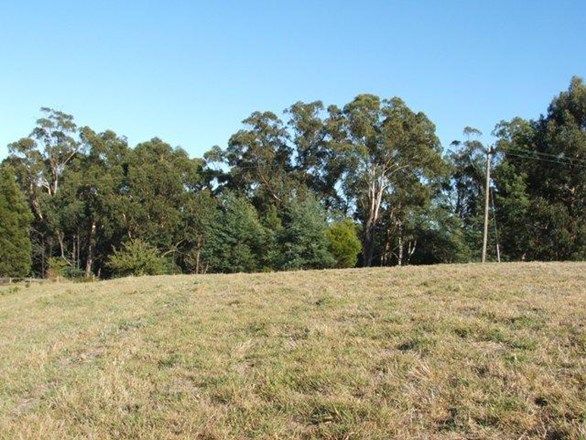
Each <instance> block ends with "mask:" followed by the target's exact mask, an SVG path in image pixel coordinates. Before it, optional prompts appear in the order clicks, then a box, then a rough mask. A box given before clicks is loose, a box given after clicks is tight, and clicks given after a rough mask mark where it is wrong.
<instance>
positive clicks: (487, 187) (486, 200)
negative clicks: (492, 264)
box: [482, 147, 494, 263]
mask: <svg viewBox="0 0 586 440" xmlns="http://www.w3.org/2000/svg"><path fill="white" fill-rule="evenodd" d="M493 152H494V150H493V149H492V148H490V147H489V148H488V149H487V150H486V185H485V187H484V194H485V196H484V235H483V237H482V262H483V263H485V262H486V245H487V243H488V204H489V190H490V156H491V155H492V153H493Z"/></svg>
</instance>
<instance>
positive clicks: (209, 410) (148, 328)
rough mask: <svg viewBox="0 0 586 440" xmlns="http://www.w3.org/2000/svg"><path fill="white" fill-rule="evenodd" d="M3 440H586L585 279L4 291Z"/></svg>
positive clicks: (539, 272) (326, 275)
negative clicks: (119, 439)
mask: <svg viewBox="0 0 586 440" xmlns="http://www.w3.org/2000/svg"><path fill="white" fill-rule="evenodd" d="M0 438H7V439H8V438H9V439H12V438H26V439H29V438H30V439H64V438H95V439H101V438H145V439H165V438H178V439H179V438H180V439H184V438H201V439H224V438H227V439H231V438H233V439H244V438H331V439H345V438H348V439H350V438H371V439H375V438H376V439H388V438H401V439H408V438H418V439H419V438H438V439H458V438H470V439H472V438H477V439H501V440H502V439H509V438H511V439H512V438H515V439H517V438H523V439H530V438H545V439H550V440H553V439H563V438H568V439H580V438H586V263H564V264H559V263H552V264H537V263H535V264H534V263H527V264H501V265H496V264H490V265H485V266H481V265H453V266H448V265H444V266H434V267H406V268H393V269H388V268H386V269H383V268H377V269H351V270H330V271H308V272H286V273H272V274H250V275H245V274H238V275H204V276H160V277H145V278H126V279H120V280H113V281H102V282H95V283H87V284H81V283H80V284H74V283H47V284H43V285H31V286H29V287H26V286H25V285H18V286H4V287H0Z"/></svg>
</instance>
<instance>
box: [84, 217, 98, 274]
mask: <svg viewBox="0 0 586 440" xmlns="http://www.w3.org/2000/svg"><path fill="white" fill-rule="evenodd" d="M95 235H96V222H95V220H94V221H92V226H91V228H90V234H89V238H88V245H87V260H86V262H85V276H86V278H89V277H90V276H91V275H92V266H93V265H94V236H95Z"/></svg>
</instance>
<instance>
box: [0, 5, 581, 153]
mask: <svg viewBox="0 0 586 440" xmlns="http://www.w3.org/2000/svg"><path fill="white" fill-rule="evenodd" d="M572 75H579V76H583V77H584V76H586V1H585V0H574V1H570V0H561V1H553V0H552V1H548V2H545V1H538V0H532V1H529V0H516V1H513V0H509V1H473V0H469V1H440V0H437V1H423V0H419V1H390V0H389V1H361V2H359V1H340V0H338V1H334V0H328V1H320V2H318V1H305V2H303V1H291V2H285V1H270V2H269V1H266V2H263V1H223V2H207V1H206V2H195V1H175V0H167V1H162V0H160V1H154V0H153V1H147V0H144V1H132V0H128V1H112V0H104V1H95V2H89V1H88V2H86V1H79V0H77V1H62V0H54V1H40V0H39V1H27V0H20V1H2V2H1V3H0V158H1V157H4V156H5V155H6V144H7V143H9V142H11V141H13V140H16V139H18V138H20V137H22V136H25V135H27V134H28V133H29V132H30V130H31V129H32V127H33V126H34V121H35V120H36V119H37V117H38V116H39V112H38V109H39V107H41V106H50V107H54V108H57V109H60V110H63V111H66V112H68V113H72V114H74V115H75V117H76V120H77V121H78V123H79V124H82V125H86V124H87V125H90V126H91V127H93V128H94V129H96V130H100V131H101V130H104V129H108V128H110V129H113V130H115V131H116V132H118V133H119V134H123V135H126V136H127V137H128V139H129V141H130V143H131V144H133V145H134V144H135V143H137V142H139V141H143V140H147V139H149V138H151V137H153V136H159V137H161V138H163V139H164V140H166V141H167V142H169V143H171V144H173V145H180V146H182V147H184V148H185V149H187V151H189V152H190V153H191V154H192V155H194V156H198V155H201V154H202V153H203V152H204V151H205V150H207V149H208V148H210V147H211V146H213V145H216V144H218V145H220V146H224V145H225V144H226V141H227V139H228V137H229V136H230V134H231V133H233V132H234V131H236V130H237V129H238V128H239V127H240V121H241V120H242V119H244V118H245V117H246V116H247V115H248V114H250V113H251V112H252V111H254V110H272V111H275V112H279V113H280V112H281V111H282V110H283V109H284V108H285V107H287V106H289V105H290V104H292V103H293V102H295V101H297V100H307V101H309V100H315V99H321V100H323V101H324V102H325V103H326V104H329V103H336V104H339V105H343V104H344V103H346V102H348V101H349V100H350V99H351V98H352V97H353V96H355V95H356V94H358V93H363V92H370V93H375V94H378V95H380V96H382V97H391V96H400V97H402V98H403V99H404V100H405V101H406V102H407V103H408V105H409V106H411V108H413V109H415V110H422V111H424V112H425V113H427V115H428V116H429V117H430V118H431V119H432V120H433V121H434V122H435V123H436V125H437V129H438V135H439V136H440V139H441V140H442V142H443V144H444V146H447V145H449V143H450V141H451V140H453V139H455V138H458V137H459V136H460V133H461V130H462V128H463V127H464V126H466V125H471V126H474V127H477V128H479V129H481V130H482V131H484V132H485V133H489V132H490V131H491V129H492V128H493V126H494V124H495V123H496V122H498V121H499V120H501V119H508V118H511V117H513V116H516V115H519V116H523V117H537V116H538V115H539V114H540V113H543V112H545V110H546V107H547V104H548V103H549V101H550V100H551V98H552V97H553V96H554V95H555V94H557V93H558V92H559V91H561V90H563V89H565V88H567V86H568V84H569V81H570V77H571V76H572Z"/></svg>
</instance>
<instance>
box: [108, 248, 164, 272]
mask: <svg viewBox="0 0 586 440" xmlns="http://www.w3.org/2000/svg"><path fill="white" fill-rule="evenodd" d="M107 266H108V268H110V269H111V270H112V272H113V273H114V275H115V276H128V275H134V276H140V275H162V274H164V273H166V272H167V266H168V264H167V260H165V258H164V257H163V256H161V255H160V254H159V251H158V250H157V249H156V248H155V247H153V246H151V245H150V244H148V243H145V242H144V241H142V240H130V241H128V242H126V243H125V244H124V245H123V247H122V249H120V250H115V251H114V254H113V255H112V256H111V257H110V258H109V259H108V263H107Z"/></svg>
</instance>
